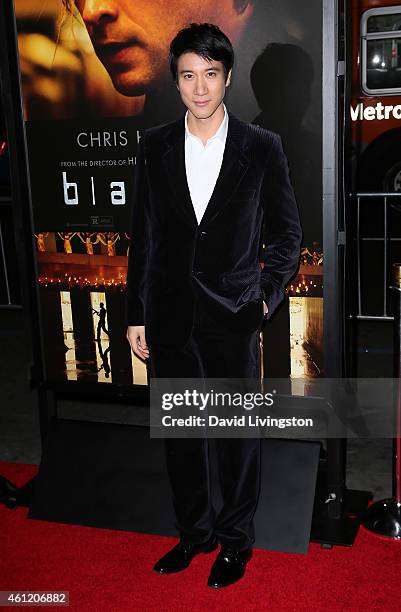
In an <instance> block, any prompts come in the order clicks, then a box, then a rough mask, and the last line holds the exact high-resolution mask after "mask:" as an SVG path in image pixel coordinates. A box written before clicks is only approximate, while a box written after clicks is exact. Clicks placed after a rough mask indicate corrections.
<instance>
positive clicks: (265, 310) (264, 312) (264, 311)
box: [263, 300, 269, 315]
mask: <svg viewBox="0 0 401 612" xmlns="http://www.w3.org/2000/svg"><path fill="white" fill-rule="evenodd" d="M268 312H269V308H268V306H267V304H266V302H265V301H264V300H263V315H267V313H268Z"/></svg>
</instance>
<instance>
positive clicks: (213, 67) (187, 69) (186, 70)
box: [179, 66, 221, 74]
mask: <svg viewBox="0 0 401 612" xmlns="http://www.w3.org/2000/svg"><path fill="white" fill-rule="evenodd" d="M211 70H216V72H221V68H220V67H219V66H209V68H205V69H204V71H203V72H210V71H211ZM184 72H193V70H190V69H189V68H182V69H181V70H180V71H179V74H183V73H184Z"/></svg>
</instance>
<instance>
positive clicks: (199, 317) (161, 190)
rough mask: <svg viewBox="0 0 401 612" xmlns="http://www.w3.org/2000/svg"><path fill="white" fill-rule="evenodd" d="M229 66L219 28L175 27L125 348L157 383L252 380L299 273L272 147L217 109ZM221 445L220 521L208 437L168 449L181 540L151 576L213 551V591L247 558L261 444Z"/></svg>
mask: <svg viewBox="0 0 401 612" xmlns="http://www.w3.org/2000/svg"><path fill="white" fill-rule="evenodd" d="M233 61H234V54H233V49H232V46H231V43H230V41H229V40H228V38H227V37H226V36H225V35H224V34H223V32H221V30H220V29H219V28H217V27H216V26H213V25H211V24H191V26H189V27H188V28H185V29H184V30H181V31H180V32H179V33H178V34H177V36H176V37H175V39H174V40H173V41H172V43H171V47H170V68H171V72H172V74H173V77H174V80H175V82H176V86H177V89H178V91H179V92H180V95H181V99H182V101H183V103H184V104H185V106H186V107H187V113H186V114H185V117H182V118H181V119H179V120H178V121H174V122H171V123H168V124H165V125H161V126H157V127H153V128H150V129H147V130H145V131H144V132H143V134H142V138H141V140H140V143H139V152H138V156H137V164H138V165H137V171H136V180H135V196H134V204H133V210H132V231H131V236H132V248H130V256H129V265H128V280H127V284H128V289H127V322H128V330H127V338H128V340H129V342H130V345H131V348H132V350H133V351H134V352H135V354H136V355H138V356H139V357H141V358H142V359H145V360H148V362H149V369H150V374H151V376H152V377H163V378H174V377H176V378H202V377H207V378H258V377H260V350H259V334H260V328H261V326H262V323H263V321H264V319H266V318H269V317H271V315H272V314H273V312H274V310H275V308H276V307H277V305H278V304H279V303H280V301H281V300H282V298H283V296H284V288H285V286H286V284H287V283H288V281H289V280H290V278H291V277H292V276H293V275H294V273H295V272H296V270H297V267H298V261H299V249H300V243H301V228H300V222H299V215H298V209H297V205H296V202H295V197H294V193H293V190H292V187H291V183H290V179H289V171H288V165H287V160H286V157H285V155H284V153H283V149H282V146H281V140H280V137H279V136H278V135H277V134H275V133H273V132H270V131H268V130H265V129H262V128H260V127H258V126H255V125H252V124H247V123H244V122H242V121H241V120H240V119H238V118H237V117H235V116H234V115H233V114H232V113H230V112H229V111H227V109H226V107H225V105H224V103H223V100H224V95H225V90H226V87H227V86H229V84H230V80H231V70H232V66H233ZM263 222H264V223H265V224H266V230H265V237H266V238H267V243H268V244H267V249H266V259H265V262H264V267H263V269H261V266H260V264H259V261H258V255H259V245H260V238H261V230H262V223H263ZM145 332H146V334H145ZM215 442H216V453H217V458H218V471H219V478H220V486H221V491H222V497H223V507H222V509H221V511H220V512H219V514H218V515H217V516H216V515H215V510H214V508H213V506H212V503H211V499H210V473H209V463H208V444H207V439H205V438H196V439H189V438H184V439H174V438H166V439H165V448H166V462H167V471H168V475H169V479H170V484H171V488H172V493H173V504H174V509H175V513H176V518H177V521H176V525H177V527H178V530H179V533H180V542H179V543H178V544H177V545H176V546H175V547H174V548H173V549H172V550H170V551H169V552H168V553H167V554H166V555H165V556H164V557H163V558H162V559H160V560H159V561H158V562H157V563H156V565H155V566H154V569H155V570H156V571H158V572H160V573H173V572H178V571H181V570H183V569H185V568H186V567H188V565H189V564H190V562H191V561H192V559H193V558H194V556H195V555H197V554H199V553H201V552H211V551H212V550H214V549H216V547H217V544H218V543H220V544H221V550H220V552H219V554H218V556H217V558H216V560H215V562H214V564H213V566H212V569H211V573H210V575H209V580H208V585H209V586H211V587H224V586H227V585H229V584H232V583H234V582H236V581H237V580H239V579H240V578H241V577H242V576H243V575H244V572H245V568H246V564H247V562H248V561H249V559H250V558H251V551H252V545H253V543H254V540H255V537H254V527H253V516H254V513H255V510H256V506H257V501H258V496H259V489H260V453H261V441H260V439H240V438H230V439H227V438H225V439H216V440H215Z"/></svg>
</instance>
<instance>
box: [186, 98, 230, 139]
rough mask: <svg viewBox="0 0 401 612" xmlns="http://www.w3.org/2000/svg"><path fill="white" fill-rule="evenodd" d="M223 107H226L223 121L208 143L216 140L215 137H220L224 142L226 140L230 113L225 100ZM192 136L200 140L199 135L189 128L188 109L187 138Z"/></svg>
mask: <svg viewBox="0 0 401 612" xmlns="http://www.w3.org/2000/svg"><path fill="white" fill-rule="evenodd" d="M223 108H224V118H223V121H222V122H221V123H220V126H219V127H218V129H217V131H216V132H215V133H214V134H213V136H211V137H210V138H208V140H207V142H206V144H208V143H209V142H210V141H211V140H214V139H215V138H219V139H220V140H221V141H222V143H223V144H224V143H225V141H226V137H227V129H228V113H227V109H226V105H225V104H224V102H223ZM191 137H192V138H198V140H200V138H199V137H198V136H196V135H195V134H192V132H190V131H189V129H188V111H187V112H186V113H185V138H186V139H187V138H191Z"/></svg>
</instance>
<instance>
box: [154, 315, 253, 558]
mask: <svg viewBox="0 0 401 612" xmlns="http://www.w3.org/2000/svg"><path fill="white" fill-rule="evenodd" d="M259 339H260V329H259V330H256V331H254V332H252V333H243V332H233V331H229V330H227V329H225V328H224V327H223V326H222V325H221V324H220V323H219V322H217V321H216V320H215V319H214V318H213V317H212V316H211V315H210V314H209V313H208V311H207V310H206V309H205V307H204V306H202V305H201V304H199V303H197V304H196V306H195V316H194V324H193V328H192V334H191V337H190V339H189V341H188V343H187V344H186V345H185V346H184V347H183V348H181V349H179V350H175V349H174V350H170V349H165V348H161V347H157V346H150V347H149V353H150V355H149V375H150V376H152V377H160V378H161V377H165V378H174V377H176V378H201V377H204V378H259V377H260V359H261V357H260V343H259V342H260V340H259ZM210 442H212V443H215V448H216V455H217V462H218V465H217V470H218V475H219V481H220V489H221V493H222V498H223V505H222V508H221V510H220V511H219V513H218V514H217V513H216V510H215V508H214V507H213V505H212V501H211V477H210V464H209V443H210ZM164 443H165V453H166V464H167V472H168V476H169V480H170V486H171V489H172V495H173V505H174V510H175V515H176V527H177V529H178V531H179V533H180V537H181V539H182V540H184V541H187V542H196V543H199V542H205V541H206V540H208V539H209V538H210V537H211V535H212V534H215V535H216V536H217V538H218V540H219V542H221V543H222V544H224V545H226V546H230V547H231V548H235V549H238V550H242V549H245V548H248V547H249V546H251V545H252V544H253V543H254V541H255V535H254V524H253V516H254V514H255V511H256V507H257V503H258V498H259V491H260V465H261V440H260V439H250V438H247V439H241V438H214V439H213V440H210V441H208V439H207V438H205V437H204V438H166V439H165V440H164Z"/></svg>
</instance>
